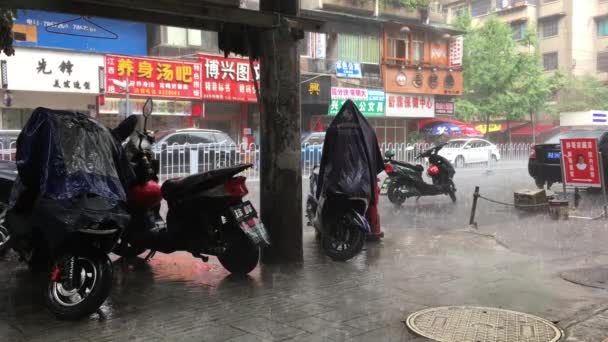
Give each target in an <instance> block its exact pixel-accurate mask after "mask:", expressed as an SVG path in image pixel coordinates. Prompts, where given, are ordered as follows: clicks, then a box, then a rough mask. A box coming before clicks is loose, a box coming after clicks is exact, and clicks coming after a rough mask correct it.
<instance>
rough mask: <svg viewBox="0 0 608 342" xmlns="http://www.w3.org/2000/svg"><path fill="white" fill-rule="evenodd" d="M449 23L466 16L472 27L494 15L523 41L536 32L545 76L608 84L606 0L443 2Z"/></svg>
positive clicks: (514, 35)
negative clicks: (555, 74) (560, 74)
mask: <svg viewBox="0 0 608 342" xmlns="http://www.w3.org/2000/svg"><path fill="white" fill-rule="evenodd" d="M443 5H444V6H445V8H446V11H447V14H448V21H450V22H451V21H453V20H454V19H455V18H456V17H458V16H461V15H463V14H464V13H466V11H469V12H470V13H471V15H472V17H473V24H480V23H482V22H483V21H484V20H485V19H486V18H489V17H490V16H492V15H496V16H497V17H498V18H500V19H501V20H502V21H504V22H505V23H508V24H510V25H511V26H512V28H513V37H514V39H521V38H522V37H523V35H524V34H525V32H526V31H525V30H527V29H528V28H529V27H532V26H533V27H537V31H538V35H539V49H540V52H541V54H542V58H543V66H544V68H545V70H546V71H548V72H551V71H554V70H558V69H559V70H560V71H562V72H563V73H565V74H567V75H576V76H580V75H585V74H590V75H594V76H596V77H598V78H599V79H601V80H603V81H608V1H606V0H586V1H580V0H578V1H577V0H458V1H454V0H443Z"/></svg>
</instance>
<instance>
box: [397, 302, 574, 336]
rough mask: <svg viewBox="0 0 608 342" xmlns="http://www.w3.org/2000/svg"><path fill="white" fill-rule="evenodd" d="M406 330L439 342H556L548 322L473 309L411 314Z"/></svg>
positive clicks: (556, 332) (556, 333)
mask: <svg viewBox="0 0 608 342" xmlns="http://www.w3.org/2000/svg"><path fill="white" fill-rule="evenodd" d="M407 326H408V327H409V328H410V329H411V330H412V331H413V332H415V333H417V334H419V335H421V336H424V337H427V338H430V339H433V340H435V341H439V342H487V341H492V342H511V341H512V342H555V341H558V340H559V339H560V338H561V337H562V332H561V330H559V329H558V328H557V327H555V325H553V324H552V323H551V322H549V321H547V320H545V319H542V318H540V317H536V316H532V315H528V314H525V313H521V312H515V311H509V310H502V309H493V308H481V307H472V306H448V307H441V308H432V309H426V310H422V311H418V312H416V313H413V314H411V315H410V316H409V317H408V318H407Z"/></svg>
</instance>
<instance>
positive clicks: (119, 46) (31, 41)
mask: <svg viewBox="0 0 608 342" xmlns="http://www.w3.org/2000/svg"><path fill="white" fill-rule="evenodd" d="M13 33H14V38H15V42H14V45H15V46H26V47H40V48H55V49H67V50H78V51H86V52H96V53H117V54H124V55H140V56H145V55H147V54H148V51H147V43H146V41H147V36H146V24H143V23H134V22H128V21H122V20H113V19H103V18H97V17H88V18H86V19H85V18H82V17H80V16H78V15H73V14H63V13H52V12H45V11H30V10H27V11H19V12H18V13H17V19H16V20H15V24H14V26H13Z"/></svg>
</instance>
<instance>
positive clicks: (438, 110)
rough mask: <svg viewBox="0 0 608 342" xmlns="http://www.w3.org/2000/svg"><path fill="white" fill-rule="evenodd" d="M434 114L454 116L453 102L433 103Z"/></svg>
mask: <svg viewBox="0 0 608 342" xmlns="http://www.w3.org/2000/svg"><path fill="white" fill-rule="evenodd" d="M435 114H441V115H454V102H439V101H436V102H435Z"/></svg>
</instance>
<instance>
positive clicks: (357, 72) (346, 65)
mask: <svg viewBox="0 0 608 342" xmlns="http://www.w3.org/2000/svg"><path fill="white" fill-rule="evenodd" d="M336 76H338V77H344V78H361V77H363V76H362V74H361V63H352V62H342V61H337V62H336Z"/></svg>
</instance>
